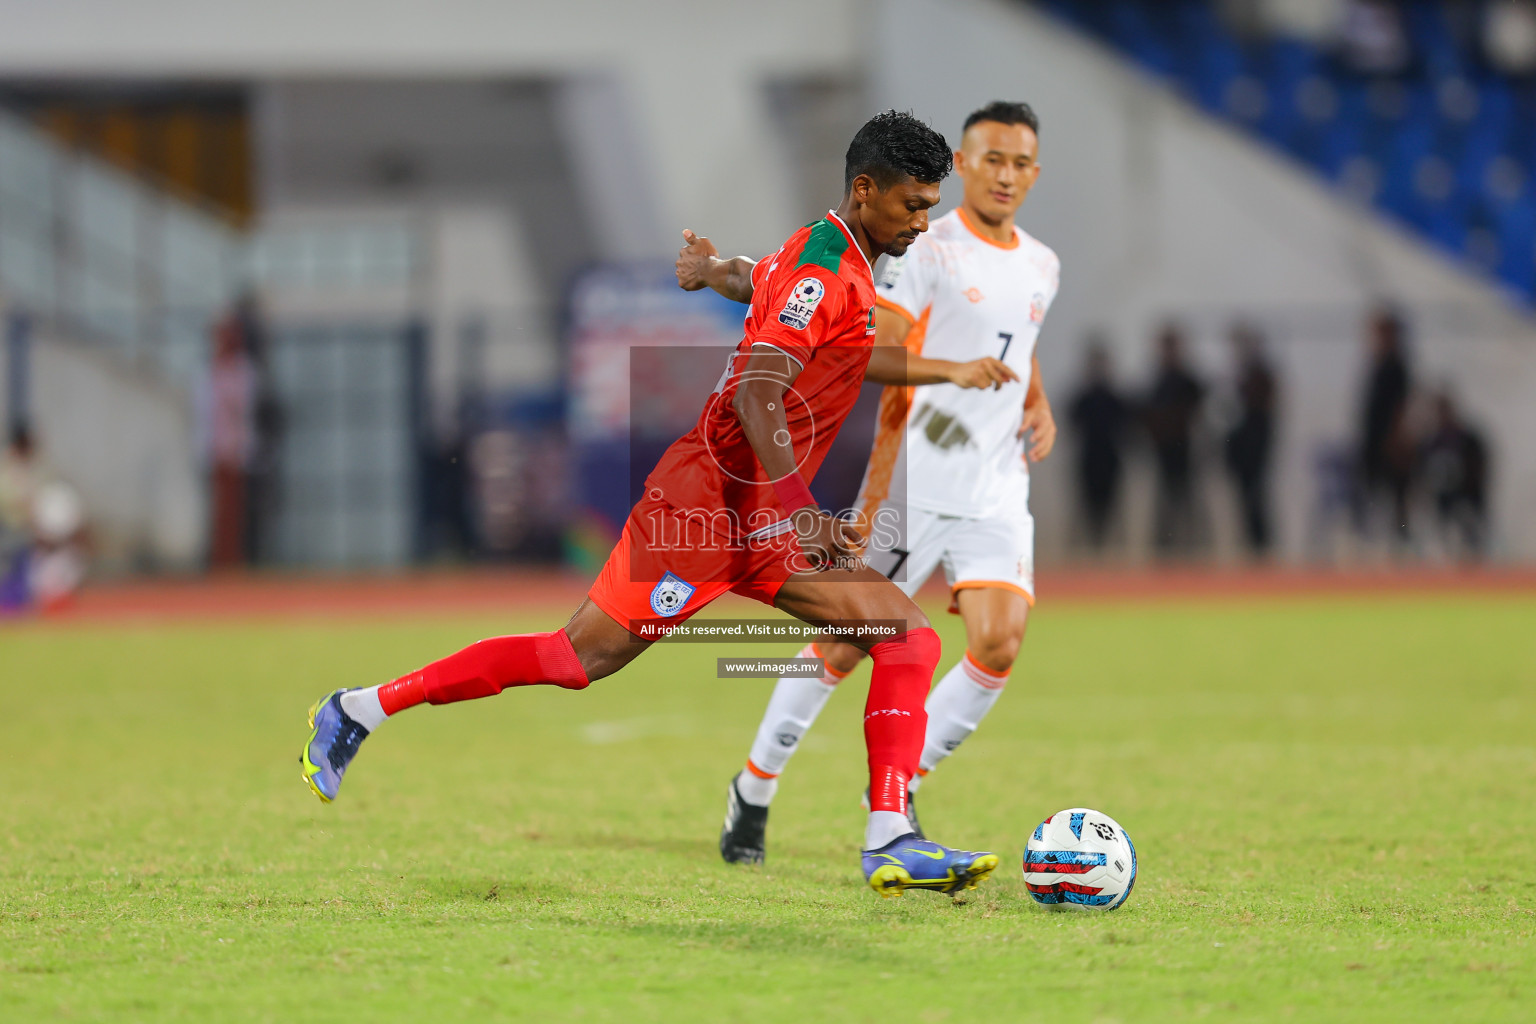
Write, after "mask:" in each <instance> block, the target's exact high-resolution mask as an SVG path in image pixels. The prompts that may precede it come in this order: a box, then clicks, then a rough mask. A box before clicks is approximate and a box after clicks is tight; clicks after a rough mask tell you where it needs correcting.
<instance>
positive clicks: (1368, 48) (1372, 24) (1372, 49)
mask: <svg viewBox="0 0 1536 1024" xmlns="http://www.w3.org/2000/svg"><path fill="white" fill-rule="evenodd" d="M1341 42H1342V44H1343V53H1342V56H1343V59H1344V65H1345V67H1347V68H1349V69H1350V70H1351V71H1355V72H1357V73H1359V74H1363V75H1396V74H1400V73H1402V72H1404V71H1406V70H1408V61H1409V57H1410V55H1411V51H1410V50H1409V48H1408V34H1407V31H1406V30H1405V28H1404V26H1403V14H1402V11H1400V10H1399V9H1398V8H1397V6H1396V5H1395V4H1393V3H1390V2H1389V0H1347V2H1346V3H1345V6H1344V20H1343V25H1342V30H1341Z"/></svg>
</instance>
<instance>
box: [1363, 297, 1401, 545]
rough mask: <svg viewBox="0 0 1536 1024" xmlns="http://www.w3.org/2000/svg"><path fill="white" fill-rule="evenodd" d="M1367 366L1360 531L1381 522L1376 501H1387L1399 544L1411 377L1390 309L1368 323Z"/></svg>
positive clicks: (1397, 322) (1395, 317)
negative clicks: (1381, 499) (1384, 497)
mask: <svg viewBox="0 0 1536 1024" xmlns="http://www.w3.org/2000/svg"><path fill="white" fill-rule="evenodd" d="M1368 330H1369V343H1370V348H1371V368H1370V374H1369V376H1368V377H1367V379H1366V387H1365V396H1364V402H1363V404H1362V407H1361V417H1360V449H1359V457H1358V463H1357V467H1358V472H1359V480H1360V502H1361V505H1360V509H1359V512H1358V518H1359V522H1360V525H1361V527H1362V529H1365V530H1369V529H1370V528H1371V527H1372V526H1373V524H1374V522H1375V521H1376V519H1377V518H1379V513H1378V506H1379V504H1380V498H1381V497H1382V496H1383V495H1384V494H1385V496H1386V497H1387V498H1388V499H1389V500H1390V508H1391V515H1392V527H1391V530H1390V531H1389V532H1391V533H1393V534H1395V535H1396V536H1397V537H1398V538H1399V539H1400V540H1404V541H1406V540H1407V538H1408V485H1409V482H1410V479H1411V476H1412V472H1413V446H1412V443H1411V441H1410V440H1409V438H1408V433H1407V425H1406V423H1405V417H1404V413H1405V412H1406V411H1407V408H1408V395H1409V390H1410V388H1411V387H1412V378H1411V376H1410V373H1409V370H1408V358H1407V354H1406V352H1405V351H1404V339H1403V335H1404V333H1405V327H1404V324H1403V321H1402V318H1401V317H1399V316H1398V315H1397V313H1395V312H1394V311H1392V310H1390V309H1379V310H1377V311H1376V312H1375V313H1374V314H1372V316H1371V319H1370V325H1369V328H1368Z"/></svg>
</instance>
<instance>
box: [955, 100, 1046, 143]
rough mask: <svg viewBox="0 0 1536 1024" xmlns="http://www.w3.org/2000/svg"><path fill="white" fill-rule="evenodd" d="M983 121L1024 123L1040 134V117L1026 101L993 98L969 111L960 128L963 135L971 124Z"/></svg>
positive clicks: (969, 128) (1036, 135) (1036, 134)
mask: <svg viewBox="0 0 1536 1024" xmlns="http://www.w3.org/2000/svg"><path fill="white" fill-rule="evenodd" d="M983 121H996V122H997V123H998V124H1024V125H1028V126H1029V130H1030V131H1032V132H1034V133H1035V137H1036V138H1038V137H1039V135H1040V118H1039V116H1038V115H1037V114H1036V113H1035V111H1034V108H1033V107H1031V106H1030V105H1029V104H1028V103H1010V102H1008V101H1007V100H993V101H992V102H991V103H988V104H987V105H986V106H984V107H982V108H981V109H980V110H973V111H971V116H970V117H968V118H966V119H965V127H964V128H961V129H960V134H961V135H964V134H965V133H966V132H968V131H970V130H971V125H973V124H980V123H981V122H983Z"/></svg>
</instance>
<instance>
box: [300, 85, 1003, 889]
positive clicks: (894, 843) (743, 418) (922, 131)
mask: <svg viewBox="0 0 1536 1024" xmlns="http://www.w3.org/2000/svg"><path fill="white" fill-rule="evenodd" d="M950 165H951V155H950V151H949V147H948V145H947V144H946V143H945V141H944V137H943V136H942V135H940V134H939V133H938V132H936V131H934V130H933V129H932V128H930V127H928V126H927V125H925V124H923V123H922V122H921V121H919V120H918V119H917V118H915V117H913V116H912V115H910V114H903V113H898V112H896V111H887V112H885V113H883V114H879V115H877V116H875V117H874V118H871V119H870V120H869V121H868V122H867V123H866V124H865V125H864V126H863V127H862V128H860V129H859V131H858V133H857V134H856V135H855V136H854V138H853V142H852V143H851V144H850V145H849V147H848V154H847V161H846V167H845V180H844V195H843V199H842V202H841V203H840V204H839V205H838V208H837V209H836V210H833V211H829V212H828V214H827V216H826V217H824V218H823V219H821V220H819V221H817V222H815V223H814V224H810V225H807V226H806V227H804V228H802V229H800V230H799V231H797V232H795V234H794V235H792V236H791V237H790V238H789V240H788V241H786V242H785V243H784V245H783V246H782V247H781V248H780V249H779V251H778V252H777V253H775V254H774V255H772V256H770V257H768V258H766V259H764V260H761V261H759V262H758V263H757V264H756V265H755V266H754V267H753V269H752V286H753V287H752V291H753V300H752V307H751V312H750V314H749V315H748V317H747V320H746V324H745V331H744V337H743V338H742V340H741V342H740V344H739V345H738V346H737V347H736V350H735V352H734V353H733V355H732V358H731V361H730V364H729V366H728V367H727V368H726V371H725V373H724V374H723V375H722V376H721V379H720V382H719V384H718V385H717V386H716V388H715V391H714V393H713V394H712V395H711V396H710V399H709V401H708V402H707V403H706V404H705V407H704V411H703V412H702V413H701V414H700V416H699V420H698V423H697V424H696V425H695V426H694V428H693V430H691V431H689V433H688V434H687V435H685V436H684V437H682V438H681V439H680V440H678V441H677V442H675V443H674V444H673V445H672V446H671V448H669V449H668V450H667V452H666V454H664V455H663V456H662V458H661V461H660V462H659V463H658V464H657V466H656V468H655V469H654V470H653V471H652V472H651V474H650V476H649V477H648V478H647V479H646V485H645V492H644V496H643V497H642V499H641V501H640V503H639V504H637V505H636V506H635V508H634V509H633V511H631V513H630V516H629V519H628V521H627V522H626V523H625V526H624V530H623V533H622V534H621V536H620V537H619V542H618V544H617V545H616V546H615V548H614V550H613V553H612V554H611V555H610V556H609V558H608V562H607V564H606V565H604V566H603V569H602V572H601V573H600V574H599V576H598V578H597V581H596V583H594V584H593V586H592V589H591V591H590V592H589V593H588V595H587V599H586V600H585V601H583V602H582V604H581V606H580V607H579V608H577V609H576V613H575V614H574V615H573V616H572V617H571V619H570V621H569V622H567V623H566V625H565V628H563V629H560V630H557V631H555V632H553V633H534V634H527V635H522V636H502V637H492V638H490V639H487V640H482V641H480V642H479V643H476V644H472V645H470V646H469V647H466V648H465V649H464V650H462V651H459V652H458V653H456V654H452V655H449V656H448V657H446V658H443V659H442V660H441V661H436V662H433V663H432V664H430V665H428V666H426V667H425V668H422V669H420V670H418V671H416V672H412V673H410V674H408V675H404V676H401V677H400V678H399V679H396V680H394V681H393V682H388V683H384V684H382V685H379V686H371V687H362V688H357V689H340V690H336V691H335V692H333V693H331V694H329V695H328V696H326V697H324V698H322V699H321V700H320V701H319V702H318V703H316V705H315V706H314V708H313V709H311V715H310V718H311V726H312V729H313V731H312V733H311V735H310V738H309V740H308V742H307V743H306V744H305V746H304V751H303V753H302V755H301V761H302V763H303V766H304V780H305V782H307V783H308V784H309V786H310V788H311V789H312V790H313V791H314V792H315V794H316V795H317V796H319V797H320V798H321V799H322V800H325V801H330V800H334V799H335V798H336V795H337V793H338V791H339V789H340V785H341V780H342V777H343V775H344V774H345V772H346V769H347V766H348V764H350V763H351V761H352V758H353V757H354V756H355V755H356V753H357V750H358V747H359V745H360V744H361V743H362V741H363V740H364V739H365V738H367V737H368V736H369V735H370V734H371V733H372V732H373V731H374V730H376V729H377V728H378V727H379V726H380V725H381V724H382V723H383V721H384V720H385V718H387V717H388V716H390V715H393V714H397V713H398V712H400V711H403V710H405V709H406V708H409V707H413V706H415V705H417V704H422V703H430V704H448V703H452V702H454V701H460V700H470V699H473V698H477V697H489V696H492V695H495V694H498V693H500V692H501V691H502V690H503V689H505V688H507V687H510V686H527V685H533V684H546V685H553V686H562V687H566V688H568V689H575V690H579V689H583V688H585V687H586V686H588V685H589V684H590V683H592V682H593V681H595V680H598V679H601V678H603V677H604V676H607V675H611V674H613V673H614V672H617V671H618V670H619V669H621V668H623V667H624V666H625V665H627V664H628V663H629V662H630V661H632V660H634V659H635V658H636V657H637V656H639V654H640V653H641V652H642V651H644V650H645V649H646V648H647V647H649V641H650V640H652V639H655V638H656V637H658V636H660V635H664V631H665V627H666V626H667V625H669V624H673V623H677V622H681V621H682V620H684V619H686V618H688V617H689V616H690V615H693V614H694V613H695V612H697V611H698V610H699V609H701V608H703V607H704V606H705V605H707V604H709V602H711V601H713V600H714V599H715V598H717V597H719V596H720V595H721V594H724V593H725V592H726V591H728V590H729V591H733V592H735V593H738V594H744V595H747V596H750V597H753V598H756V599H757V600H760V601H763V602H764V603H766V604H771V605H773V606H774V607H776V608H780V609H782V610H783V611H785V612H787V613H789V614H790V615H793V616H795V617H796V618H798V619H801V620H803V621H805V622H807V623H811V624H814V625H818V626H824V625H829V624H833V623H837V624H844V625H846V624H851V623H877V622H887V623H889V622H894V623H897V627H896V628H895V629H894V630H892V631H891V635H888V636H867V637H865V638H864V639H862V640H860V641H859V645H860V646H861V647H862V648H863V649H865V650H867V652H868V653H869V655H870V658H871V660H872V662H873V664H874V670H873V674H872V678H871V680H870V688H869V699H868V703H867V705H866V707H865V715H864V739H865V745H866V748H867V751H868V755H869V792H870V814H869V819H868V823H867V825H866V828H865V835H864V855H863V868H864V875H865V878H866V879H867V880H868V881H869V884H870V885H871V886H872V887H873V888H874V889H875V890H876V891H877V892H879V893H881V894H882V895H899V894H900V893H901V892H902V891H903V890H904V889H908V888H921V889H930V890H935V891H940V892H952V891H955V890H958V889H963V888H971V887H974V886H975V885H976V883H977V882H978V881H980V880H981V879H983V878H985V877H986V876H987V875H988V874H990V873H991V872H992V870H993V869H994V868H995V867H996V866H997V857H996V856H995V855H993V854H990V853H974V852H968V851H963V850H954V849H950V848H949V847H945V846H940V845H939V844H937V843H934V842H932V841H929V840H926V839H919V838H918V837H917V836H915V835H914V834H912V832H911V829H910V826H909V825H908V822H907V816H906V807H905V801H906V794H907V784H908V781H909V780H910V779H911V778H912V775H913V773H914V772H915V771H916V770H917V764H918V756H919V753H920V751H921V748H922V744H923V735H924V727H925V724H926V715H925V712H924V710H923V702H924V699H925V698H926V697H927V695H928V688H929V685H930V683H931V682H932V679H933V671H934V668H935V666H936V665H937V663H938V659H939V639H938V635H937V634H936V633H935V632H934V631H933V628H932V627H931V626H930V625H929V623H928V620H927V619H926V618H925V617H924V615H923V613H922V611H920V610H919V609H918V607H917V606H916V605H915V604H913V603H912V601H911V600H910V599H909V598H908V597H907V596H906V595H905V594H903V593H902V592H901V591H900V590H899V589H898V588H897V587H896V585H895V584H893V583H891V582H890V581H889V580H888V579H886V578H885V577H884V576H883V575H881V574H880V573H879V572H876V571H875V570H873V569H871V568H869V567H868V566H866V565H865V564H864V562H863V560H862V559H861V558H860V557H859V550H860V547H861V544H862V541H861V538H860V537H859V536H858V534H857V533H856V532H854V531H853V530H852V529H851V528H850V527H849V526H848V524H847V523H845V522H844V521H842V520H841V519H838V518H837V517H835V516H832V515H829V514H827V513H826V512H824V511H822V510H820V509H818V508H817V507H816V504H815V502H814V500H813V499H812V497H811V492H810V490H809V488H808V486H807V481H808V480H810V479H811V478H813V477H814V475H815V473H816V470H817V468H819V466H820V465H821V462H822V459H823V458H824V457H825V456H826V453H827V450H828V449H829V448H830V447H831V444H832V441H833V439H834V438H835V437H836V435H837V432H838V428H839V427H840V426H841V425H842V422H843V420H844V419H845V418H846V417H847V415H848V413H849V411H850V410H851V409H852V408H853V405H854V402H855V401H856V400H857V398H858V393H859V388H860V385H861V382H862V379H863V376H864V368H865V365H866V364H867V363H868V361H869V356H870V347H871V345H872V344H873V342H874V333H875V320H874V308H875V285H874V279H873V275H872V271H871V267H872V264H873V262H874V260H875V259H877V258H878V257H879V256H880V255H881V254H882V253H889V254H891V255H896V256H899V255H901V254H902V253H904V252H905V251H906V249H907V246H909V245H910V244H911V243H912V242H913V241H914V240H915V239H916V238H917V237H918V235H919V234H920V233H922V232H923V231H926V230H927V228H928V210H929V209H930V208H931V207H933V206H934V205H935V204H936V203H937V202H938V201H939V182H940V181H941V180H942V179H943V178H944V177H945V175H947V174H948V173H949V169H950Z"/></svg>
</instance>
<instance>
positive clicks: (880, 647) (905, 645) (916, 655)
mask: <svg viewBox="0 0 1536 1024" xmlns="http://www.w3.org/2000/svg"><path fill="white" fill-rule="evenodd" d="M869 653H870V655H871V656H873V657H874V658H875V661H876V663H877V664H893V665H895V664H909V665H916V666H921V667H923V668H924V669H925V670H926V671H928V672H929V673H932V671H933V669H934V668H935V667H936V666H937V665H938V663H939V655H940V654H941V653H943V646H942V645H941V644H940V643H939V634H937V633H935V632H934V631H933V627H932V626H920V627H916V628H914V629H909V630H907V632H906V633H904V634H902V635H901V636H899V637H896V638H895V639H893V640H888V641H886V642H884V643H878V644H874V645H873V646H871V647H870V649H869Z"/></svg>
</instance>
